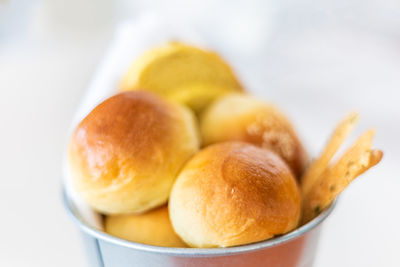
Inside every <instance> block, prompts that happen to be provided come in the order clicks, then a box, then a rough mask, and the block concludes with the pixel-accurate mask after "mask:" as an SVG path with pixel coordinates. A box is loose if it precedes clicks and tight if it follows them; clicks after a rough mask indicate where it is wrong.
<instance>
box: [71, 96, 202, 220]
mask: <svg viewBox="0 0 400 267" xmlns="http://www.w3.org/2000/svg"><path fill="white" fill-rule="evenodd" d="M198 147H199V139H198V132H197V129H196V125H195V120H194V116H193V114H192V113H191V112H190V110H189V109H187V108H185V107H183V106H180V105H176V104H171V103H168V102H165V101H164V100H162V99H160V98H159V97H158V96H156V95H153V94H151V93H149V92H143V91H135V92H125V93H120V94H117V95H115V96H113V97H111V98H109V99H107V100H105V101H104V102H103V103H101V104H100V105H98V106H97V107H96V108H95V109H93V111H92V112H90V114H89V115H87V117H86V118H84V119H83V120H82V122H81V123H80V124H79V125H78V126H77V128H76V130H75V132H74V133H73V135H72V138H71V142H70V146H69V163H70V170H71V178H72V182H73V185H74V186H75V188H76V190H77V192H78V193H79V194H80V195H81V196H82V198H83V199H84V200H85V201H86V202H87V203H88V204H89V205H90V206H91V207H93V208H94V209H95V210H97V211H99V212H102V213H104V214H126V213H139V212H144V211H146V210H149V209H151V208H153V207H156V206H159V205H161V204H163V203H165V202H166V201H167V199H168V196H169V192H170V190H171V187H172V184H173V182H174V180H175V178H176V176H177V174H178V171H179V170H180V168H181V167H182V165H183V164H184V162H185V161H186V160H187V159H188V158H189V157H190V156H191V155H192V154H194V153H195V152H196V151H197V150H198Z"/></svg>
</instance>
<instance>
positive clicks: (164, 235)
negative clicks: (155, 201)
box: [105, 206, 187, 247]
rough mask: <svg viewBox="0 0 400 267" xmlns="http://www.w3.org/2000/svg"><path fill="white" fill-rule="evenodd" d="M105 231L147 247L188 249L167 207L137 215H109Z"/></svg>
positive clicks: (106, 219)
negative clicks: (171, 219) (174, 226)
mask: <svg viewBox="0 0 400 267" xmlns="http://www.w3.org/2000/svg"><path fill="white" fill-rule="evenodd" d="M105 231H106V232H107V233H109V234H110V235H114V236H116V237H119V238H122V239H126V240H129V241H133V242H137V243H143V244H147V245H153V246H161V247H187V245H186V244H185V243H184V242H183V241H182V240H181V239H180V238H179V237H178V236H177V235H176V234H175V232H174V229H173V228H172V225H171V221H170V220H169V215H168V207H167V206H162V207H160V208H157V209H154V210H151V211H148V212H146V213H142V214H137V215H132V214H131V215H109V216H107V217H106V218H105Z"/></svg>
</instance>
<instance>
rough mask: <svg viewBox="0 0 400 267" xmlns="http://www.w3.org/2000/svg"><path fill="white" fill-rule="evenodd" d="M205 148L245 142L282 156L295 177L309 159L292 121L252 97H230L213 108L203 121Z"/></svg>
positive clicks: (208, 110)
mask: <svg viewBox="0 0 400 267" xmlns="http://www.w3.org/2000/svg"><path fill="white" fill-rule="evenodd" d="M200 132H201V136H202V139H203V144H204V145H209V144H213V143H217V142H222V141H232V140H237V141H245V142H249V143H252V144H255V145H257V146H261V147H263V148H268V149H271V150H272V151H274V152H275V153H277V154H278V155H280V156H281V157H282V158H283V159H284V160H285V161H286V163H287V164H288V165H289V167H290V168H291V169H292V171H293V172H294V174H295V176H296V177H300V175H301V174H302V172H303V171H304V169H305V167H306V164H307V161H308V156H307V153H306V152H305V150H304V148H303V146H302V144H301V143H300V141H299V138H298V137H297V136H296V133H295V131H294V129H293V127H292V125H291V123H290V122H289V120H288V119H287V118H286V117H285V116H284V115H283V114H282V113H281V112H280V111H279V109H277V108H276V107H275V106H273V105H270V104H267V103H265V102H263V101H259V100H257V99H255V98H253V97H251V96H248V95H242V94H230V95H227V96H224V97H222V98H220V99H219V100H217V101H216V102H214V103H213V104H211V105H210V106H209V107H208V108H207V109H206V110H205V111H204V113H203V115H202V116H201V118H200Z"/></svg>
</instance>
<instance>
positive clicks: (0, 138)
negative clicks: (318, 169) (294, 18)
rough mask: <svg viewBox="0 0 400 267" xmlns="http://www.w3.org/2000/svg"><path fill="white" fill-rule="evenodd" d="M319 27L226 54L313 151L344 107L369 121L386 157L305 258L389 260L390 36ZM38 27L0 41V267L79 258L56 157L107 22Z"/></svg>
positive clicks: (394, 265) (396, 115)
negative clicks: (243, 53) (90, 27)
mask: <svg viewBox="0 0 400 267" xmlns="http://www.w3.org/2000/svg"><path fill="white" fill-rule="evenodd" d="M324 27H325V26H324ZM324 27H322V26H321V27H320V28H319V27H313V28H311V29H308V30H305V31H304V32H301V33H294V32H283V33H282V32H281V33H280V34H278V35H274V36H273V38H271V41H269V45H268V49H265V51H263V52H262V53H261V52H260V53H259V54H257V55H256V58H257V60H256V61H255V59H254V58H255V56H254V57H251V56H249V57H236V56H235V55H234V53H232V52H231V53H226V55H225V56H226V57H227V58H228V59H229V60H230V61H231V62H232V64H233V65H234V66H235V68H236V69H237V71H238V72H239V73H240V74H241V76H242V79H243V80H244V81H245V83H246V84H247V85H248V87H249V88H250V90H251V91H253V92H254V93H256V94H258V95H262V96H263V97H264V98H265V99H267V100H270V101H273V102H276V103H278V104H279V105H280V106H281V107H282V108H283V109H284V110H285V111H286V112H287V113H288V114H289V116H290V117H291V118H292V120H293V121H294V122H295V125H296V126H297V128H298V131H299V133H300V134H301V136H302V137H303V140H304V141H305V143H306V144H307V146H308V147H309V148H310V152H311V153H313V154H315V153H316V152H317V151H318V149H319V148H321V147H322V145H323V143H324V141H325V140H326V138H327V136H328V135H329V133H330V131H331V129H332V127H333V126H334V124H335V122H336V121H337V120H338V119H339V118H341V117H342V116H343V114H345V113H346V112H347V111H349V110H354V109H355V110H358V111H359V112H360V113H361V115H362V117H361V118H362V119H361V121H360V124H359V127H358V129H357V131H356V132H357V133H360V132H361V131H362V130H364V129H366V128H367V127H371V126H374V127H375V128H376V130H377V134H376V141H375V144H376V145H375V146H376V147H378V148H381V149H383V150H384V152H385V156H384V159H383V161H382V163H381V164H380V165H379V166H378V167H376V168H375V169H373V170H371V171H370V172H369V173H368V174H366V175H364V176H363V177H361V179H359V180H358V181H356V182H355V183H354V184H353V185H352V186H351V187H350V188H349V189H348V190H346V191H345V193H344V194H343V197H342V198H341V201H340V203H339V205H338V207H337V208H336V210H335V212H334V213H333V214H332V216H331V217H330V218H329V219H328V220H327V221H326V223H325V226H324V231H323V235H322V237H321V241H320V247H319V251H318V256H317V259H316V263H315V266H316V267H337V266H342V267H347V266H348V267H350V266H351V267H352V266H363V267H368V266H370V267H375V266H385V267H398V266H400V256H399V248H400V230H399V225H400V208H399V204H400V193H399V188H400V167H399V164H400V153H399V151H400V142H399V140H398V138H399V137H400V104H399V99H400V93H399V92H400V48H399V47H400V41H399V40H400V39H399V38H398V36H393V35H390V34H380V33H376V32H368V31H364V30H360V29H358V30H357V29H354V28H351V29H349V28H347V27H339V26H337V27H336V26H335V27H329V29H328V30H327V28H326V27H325V28H324ZM40 29H42V28H40V27H39V30H34V31H32V32H30V33H28V34H25V35H23V36H17V37H15V38H14V37H12V38H9V39H7V40H5V41H4V40H3V41H2V42H1V43H0V171H1V178H0V200H1V201H0V211H1V215H0V219H1V220H0V266H16V267H20V266H21V267H22V266H40V267H50V266H51V267H52V266H75V267H80V266H87V265H86V261H85V255H84V251H83V250H82V246H81V243H80V237H79V233H78V231H77V229H76V228H75V226H74V225H73V223H72V222H71V221H70V220H69V218H68V217H67V215H66V214H65V212H64V210H63V207H62V203H61V197H60V189H61V188H60V187H61V161H62V153H63V151H64V147H65V144H66V141H67V130H68V127H69V124H70V121H71V119H72V116H73V114H74V111H75V110H76V108H77V106H78V104H79V102H80V99H81V97H82V95H83V93H84V90H85V87H86V86H87V84H88V82H89V81H90V78H91V75H92V74H93V72H94V71H95V70H96V66H97V64H98V63H99V61H100V60H101V58H102V55H103V53H104V51H105V49H106V48H107V45H108V44H109V41H110V39H111V36H112V31H111V29H109V28H107V29H105V30H103V31H101V32H99V31H97V32H93V33H92V34H89V35H88V34H86V33H85V34H84V35H80V33H79V32H75V33H74V34H71V35H62V36H60V35H58V34H54V33H52V32H51V31H50V30H46V31H44V30H40ZM220 49H221V48H220ZM246 58H247V59H246ZM353 138H355V135H354V136H353Z"/></svg>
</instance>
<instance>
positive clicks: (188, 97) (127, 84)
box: [120, 42, 243, 113]
mask: <svg viewBox="0 0 400 267" xmlns="http://www.w3.org/2000/svg"><path fill="white" fill-rule="evenodd" d="M120 89H121V90H122V91H131V90H139V89H140V90H147V91H152V92H155V93H157V94H159V95H161V96H163V97H165V98H166V99H168V100H171V101H174V102H178V103H182V104H185V105H187V106H189V107H190V108H191V109H193V110H194V111H195V112H196V113H199V112H200V111H201V110H202V109H203V108H204V107H206V106H207V105H208V104H209V103H211V102H212V101H213V100H215V99H217V98H218V97H220V96H222V95H224V94H226V93H229V92H237V91H239V92H240V91H243V89H242V86H241V85H240V83H239V81H238V80H237V78H236V77H235V74H234V73H233V71H232V69H231V68H230V67H229V65H228V64H227V63H225V62H224V60H223V59H222V58H221V57H219V56H218V55H217V54H216V53H214V52H211V51H206V50H202V49H200V48H197V47H193V46H189V45H185V44H181V43H177V42H171V43H168V44H166V45H163V46H160V47H156V48H154V49H151V50H149V51H147V52H145V53H144V54H143V55H142V56H140V57H139V58H138V59H137V60H136V61H135V62H134V63H133V65H132V66H131V67H130V68H129V70H128V72H127V73H126V74H125V76H124V77H123V79H122V82H121V87H120Z"/></svg>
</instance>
